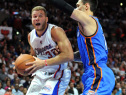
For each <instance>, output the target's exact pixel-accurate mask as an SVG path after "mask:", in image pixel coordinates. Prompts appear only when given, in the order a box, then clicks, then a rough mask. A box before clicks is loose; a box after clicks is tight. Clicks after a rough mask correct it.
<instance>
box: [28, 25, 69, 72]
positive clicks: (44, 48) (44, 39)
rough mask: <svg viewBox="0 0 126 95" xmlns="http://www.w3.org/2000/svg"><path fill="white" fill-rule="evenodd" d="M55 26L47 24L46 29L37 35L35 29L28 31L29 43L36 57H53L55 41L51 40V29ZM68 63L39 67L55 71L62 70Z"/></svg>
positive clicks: (43, 69)
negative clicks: (40, 34)
mask: <svg viewBox="0 0 126 95" xmlns="http://www.w3.org/2000/svg"><path fill="white" fill-rule="evenodd" d="M53 26H55V25H53V24H48V26H47V29H46V30H45V32H44V33H43V34H42V36H41V37H39V36H38V35H37V33H36V30H35V29H33V30H32V31H31V33H30V44H31V46H32V48H33V50H34V51H35V53H36V55H37V57H38V58H39V59H42V60H45V59H49V58H52V57H55V52H54V51H55V47H56V43H55V42H54V41H53V40H52V37H51V29H52V27H53ZM67 64H68V63H64V64H61V65H53V66H45V67H43V68H41V69H40V70H41V71H48V72H56V71H57V70H63V69H65V68H67Z"/></svg>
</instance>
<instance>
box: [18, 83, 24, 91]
mask: <svg viewBox="0 0 126 95" xmlns="http://www.w3.org/2000/svg"><path fill="white" fill-rule="evenodd" d="M19 90H20V91H21V92H22V93H23V90H24V86H23V84H19Z"/></svg>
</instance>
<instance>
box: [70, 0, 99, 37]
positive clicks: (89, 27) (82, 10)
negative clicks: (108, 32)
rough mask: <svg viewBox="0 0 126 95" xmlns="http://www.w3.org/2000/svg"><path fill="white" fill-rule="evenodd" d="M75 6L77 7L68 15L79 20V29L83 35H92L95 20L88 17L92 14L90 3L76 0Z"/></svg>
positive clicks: (95, 26) (94, 28)
mask: <svg viewBox="0 0 126 95" xmlns="http://www.w3.org/2000/svg"><path fill="white" fill-rule="evenodd" d="M76 6H77V8H76V9H74V11H73V13H72V15H71V16H70V17H71V18H72V19H74V20H76V21H78V22H79V23H78V26H79V29H80V30H81V32H83V34H84V35H85V36H91V35H93V34H94V33H95V32H96V29H97V25H96V22H95V20H94V19H93V18H92V17H90V15H93V12H92V11H91V10H90V4H89V3H86V4H83V3H82V1H81V0H78V2H77V3H76ZM78 14H79V16H78Z"/></svg>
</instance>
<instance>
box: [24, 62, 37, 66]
mask: <svg viewBox="0 0 126 95" xmlns="http://www.w3.org/2000/svg"><path fill="white" fill-rule="evenodd" d="M33 64H35V63H34V62H28V63H26V65H27V66H29V65H33Z"/></svg>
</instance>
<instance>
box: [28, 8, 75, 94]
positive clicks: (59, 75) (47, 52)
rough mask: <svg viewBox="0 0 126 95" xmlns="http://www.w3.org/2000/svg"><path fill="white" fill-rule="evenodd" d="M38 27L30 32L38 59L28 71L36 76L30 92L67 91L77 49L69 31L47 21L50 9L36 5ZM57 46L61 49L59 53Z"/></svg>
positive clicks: (35, 24) (35, 18) (33, 21)
mask: <svg viewBox="0 0 126 95" xmlns="http://www.w3.org/2000/svg"><path fill="white" fill-rule="evenodd" d="M31 16H32V25H33V26H34V29H33V30H32V31H31V32H30V33H29V34H28V42H29V44H30V46H31V55H34V56H36V57H35V59H36V60H35V61H34V62H31V63H27V65H29V64H32V66H31V67H29V68H27V69H26V71H28V72H29V74H32V76H34V78H33V80H32V82H31V84H30V87H29V88H28V91H27V94H26V95H63V94H64V92H65V89H66V88H67V86H68V84H69V81H70V78H71V71H70V70H69V69H68V68H67V65H68V61H71V60H73V50H72V47H71V44H70V41H69V39H68V38H67V36H66V34H65V31H64V30H63V29H62V28H60V27H58V26H56V25H54V24H50V23H47V22H48V17H47V14H46V9H45V8H44V7H41V6H36V7H34V8H33V9H32V12H31ZM56 46H58V48H59V50H60V53H59V54H58V55H56V54H55V50H56Z"/></svg>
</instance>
